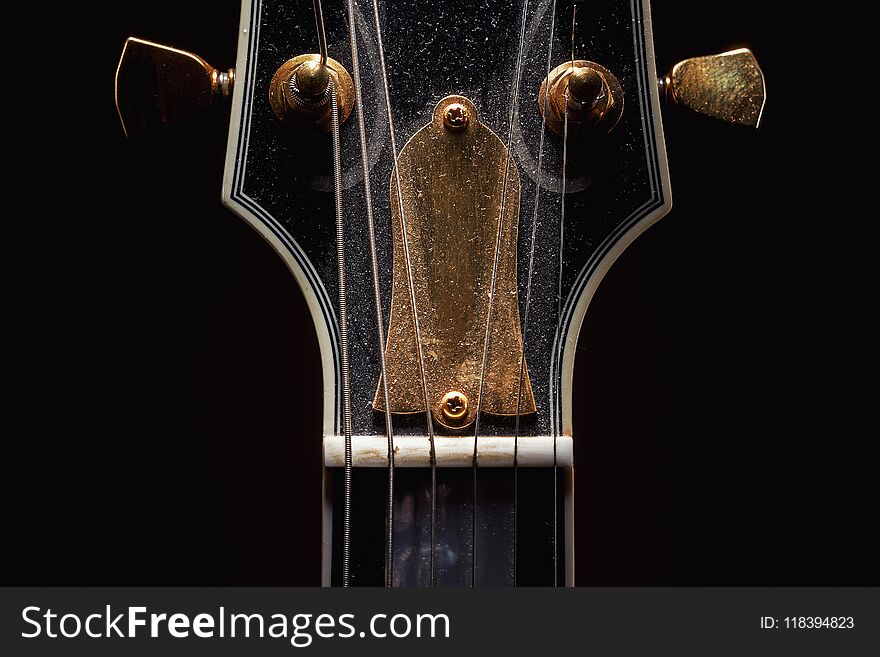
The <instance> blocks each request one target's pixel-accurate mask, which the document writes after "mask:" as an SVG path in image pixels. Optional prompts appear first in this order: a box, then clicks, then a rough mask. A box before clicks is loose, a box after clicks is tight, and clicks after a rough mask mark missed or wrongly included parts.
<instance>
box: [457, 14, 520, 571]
mask: <svg viewBox="0 0 880 657" xmlns="http://www.w3.org/2000/svg"><path fill="white" fill-rule="evenodd" d="M528 14H529V2H528V0H526V2H525V4H524V6H523V11H522V21H521V25H520V33H519V52H518V53H517V58H516V66H515V67H514V73H513V89H512V92H511V97H510V112H509V114H508V121H507V154H506V156H505V160H504V178H503V180H502V183H501V212H500V216H499V217H498V232H497V234H496V236H495V255H494V258H493V261H492V278H491V279H490V286H489V308H488V312H487V314H486V335H485V338H484V340H483V363H482V366H481V368H480V386H479V392H478V394H477V412H476V418H475V420H474V423H475V424H474V454H473V460H472V462H471V468H472V470H473V497H474V499H473V512H472V518H471V528H472V531H473V548H472V549H473V551H472V554H471V558H472V562H471V566H472V568H471V586H476V578H477V561H476V559H477V466H478V463H477V454H478V451H477V445H478V441H479V438H480V411H481V409H482V406H483V388H484V387H485V384H486V366H487V365H488V362H489V339H490V336H491V333H492V307H493V305H494V302H495V289H496V284H497V281H498V261H499V257H500V255H501V237H502V235H503V229H504V209H505V206H506V204H507V179H508V176H509V174H510V161H511V159H512V158H511V155H510V147H511V144H512V142H513V120H514V117H515V116H516V110H517V103H518V101H519V83H520V78H521V77H522V68H523V52H524V49H525V42H526V25H527V19H528ZM514 552H516V550H515V548H514Z"/></svg>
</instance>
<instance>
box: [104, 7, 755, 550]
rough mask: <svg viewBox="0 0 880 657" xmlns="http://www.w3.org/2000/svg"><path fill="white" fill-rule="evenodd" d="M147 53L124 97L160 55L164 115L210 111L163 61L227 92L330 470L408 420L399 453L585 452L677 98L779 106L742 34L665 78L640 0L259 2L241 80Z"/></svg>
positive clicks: (366, 458)
mask: <svg viewBox="0 0 880 657" xmlns="http://www.w3.org/2000/svg"><path fill="white" fill-rule="evenodd" d="M320 4H321V3H317V5H320ZM316 13H317V15H319V16H320V17H321V20H320V21H318V22H319V25H318V28H317V29H316V26H315V16H316ZM316 34H317V35H320V36H323V35H324V34H326V43H324V42H323V39H321V38H319V37H318V36H316ZM319 42H320V43H319ZM143 46H144V42H138V41H136V42H131V41H130V42H129V47H127V49H126V52H127V53H128V57H129V60H128V61H127V60H126V54H125V53H124V54H123V61H122V62H121V64H120V69H119V74H118V78H117V89H121V88H126V87H127V88H131V85H130V84H127V82H128V81H127V80H126V79H125V73H126V71H128V70H136V69H137V70H144V69H146V70H147V71H148V72H149V71H152V72H153V74H154V79H155V82H154V84H155V86H154V87H151V90H150V91H149V92H148V93H147V96H148V97H155V98H157V99H158V101H159V104H160V106H162V105H163V103H164V107H160V111H159V112H158V113H156V114H155V117H158V118H155V119H154V120H153V122H152V123H153V125H159V124H163V123H168V122H169V120H170V119H171V118H173V115H174V114H175V113H176V112H177V108H179V107H184V108H186V109H187V112H189V108H190V107H192V106H193V105H194V102H189V101H190V99H189V97H188V96H187V93H188V92H187V91H186V89H184V87H183V86H181V85H180V84H179V83H178V81H179V77H178V78H176V79H175V80H174V81H173V85H171V86H168V85H166V84H165V82H164V80H170V79H171V78H170V77H169V76H165V75H164V71H165V69H166V68H167V67H169V66H171V64H166V63H161V62H165V61H166V60H167V58H168V57H169V56H170V55H172V54H173V55H174V56H175V57H180V58H181V61H183V62H184V63H185V65H186V66H187V67H188V71H189V72H188V73H187V75H188V76H190V77H191V78H192V79H193V80H197V84H196V83H194V84H193V85H192V88H193V89H195V90H197V93H198V99H197V100H198V103H199V104H201V105H210V104H212V103H214V102H215V101H217V100H219V99H222V98H223V97H225V96H227V95H228V91H229V88H230V87H232V86H233V84H234V91H233V93H232V111H231V124H230V132H229V141H228V150H227V163H226V171H225V177H224V182H223V201H224V203H225V204H226V205H227V206H228V207H229V208H230V209H232V210H233V211H234V212H235V213H236V214H237V215H238V216H240V217H241V218H242V219H244V220H245V221H246V222H248V223H249V224H250V225H251V226H252V227H253V228H254V229H255V230H256V231H257V232H258V233H259V234H260V235H262V236H263V237H264V238H265V239H266V240H267V241H268V242H269V243H270V244H271V245H272V247H273V248H274V249H275V250H276V251H277V253H278V254H279V255H280V256H281V257H282V259H283V260H284V262H285V263H286V265H287V266H288V268H289V269H290V271H291V273H292V274H293V275H294V277H295V278H296V280H297V281H298V283H299V285H300V287H301V288H302V290H303V293H304V295H305V297H306V300H307V302H308V306H309V308H310V311H311V314H312V319H313V321H314V324H315V327H316V331H317V334H318V341H319V344H320V348H321V355H322V360H323V364H324V390H325V395H324V407H323V417H324V434H325V436H324V437H325V464H326V465H328V466H341V465H343V463H345V462H346V461H347V460H348V461H350V460H352V459H353V460H354V462H355V464H356V465H383V464H385V463H387V461H388V460H389V454H388V453H387V452H386V451H385V450H384V447H383V446H384V445H385V444H386V439H387V438H389V437H390V435H391V434H392V432H393V435H394V440H395V446H396V448H397V449H399V450H400V451H399V454H398V458H399V459H400V461H399V464H404V465H428V464H429V463H430V464H437V465H447V466H455V465H458V466H469V465H471V464H472V463H473V464H474V465H476V464H477V463H479V464H480V465H500V466H503V465H511V464H517V465H551V466H552V465H558V466H565V465H570V464H571V451H572V441H571V428H572V427H571V417H572V412H571V411H572V409H571V403H570V399H571V385H572V373H573V368H574V359H575V346H576V343H577V336H578V332H579V329H580V326H581V323H582V321H583V318H584V315H585V313H586V310H587V307H588V305H589V303H590V300H591V298H592V297H593V294H594V292H595V291H596V288H597V287H598V285H599V283H600V282H601V280H602V278H603V276H604V275H605V273H606V272H607V271H608V269H609V268H610V267H611V265H612V264H613V263H614V261H615V260H616V259H617V258H618V257H619V256H620V254H621V253H622V252H623V251H624V250H625V249H626V248H627V246H628V245H629V244H630V243H632V241H633V240H634V239H636V237H638V235H640V234H641V233H642V232H644V231H645V230H646V229H647V228H648V227H649V226H650V225H651V224H652V223H654V222H655V221H657V220H658V219H660V218H661V217H662V216H663V215H665V214H666V213H667V212H668V211H669V209H670V207H671V191H670V183H669V173H668V170H667V161H666V151H665V143H664V137H663V126H662V122H661V102H662V101H670V102H672V103H678V104H681V105H685V106H687V107H689V108H690V109H692V110H695V111H697V112H701V113H703V114H707V115H709V116H713V117H715V118H721V119H724V120H727V121H729V122H732V123H739V124H742V125H750V126H757V125H758V124H759V123H760V120H761V115H762V111H763V104H764V80H763V76H762V74H761V72H760V68H758V66H757V62H756V61H755V60H754V57H753V56H752V55H751V53H750V52H748V51H746V50H737V51H731V52H729V53H723V54H721V55H715V56H710V57H701V58H696V59H691V60H686V61H684V62H681V63H679V64H678V65H676V66H675V67H674V68H673V69H672V70H671V71H669V72H668V73H666V74H665V75H662V76H658V72H657V71H656V69H655V63H654V62H655V60H654V51H653V40H652V32H651V23H650V7H649V2H648V0H636V1H634V2H622V1H620V0H595V1H593V2H589V3H582V4H577V9H576V10H575V5H574V4H572V3H557V2H550V1H549V0H541V1H538V0H533V1H528V0H489V2H487V3H482V4H477V3H469V2H463V1H462V2H459V1H453V2H450V1H449V0H427V1H426V2H420V3H418V4H417V5H414V6H412V7H409V6H407V7H405V8H403V7H396V6H395V7H392V6H391V5H390V4H389V3H380V2H374V3H371V2H367V3H361V4H357V3H354V2H340V3H334V4H329V3H327V4H325V6H324V7H323V9H322V11H321V12H314V11H313V7H312V6H311V4H310V3H303V2H289V1H274V0H244V2H243V5H242V14H241V25H240V31H239V48H238V59H237V62H236V66H235V70H234V74H233V72H232V71H230V72H229V73H221V72H220V71H218V70H217V69H214V68H213V67H211V66H210V65H208V64H206V63H205V62H204V61H202V60H199V59H198V58H194V57H193V56H189V57H188V58H187V54H186V53H183V55H180V54H179V51H168V49H166V50H165V51H161V50H159V48H161V47H156V48H157V49H156V50H155V52H154V51H151V50H149V46H150V44H147V49H146V50H144V47H143ZM138 53H139V56H141V57H142V58H145V59H147V60H148V62H147V64H146V65H144V64H143V62H141V65H140V69H138V66H135V65H134V64H133V63H132V61H131V57H132V56H134V55H135V54H138ZM159 55H161V57H160V56H159ZM325 56H326V57H325ZM150 57H152V58H153V59H150ZM150 62H153V63H150ZM155 62H160V63H155ZM151 67H152V68H151ZM120 76H122V77H120ZM146 77H148V78H149V75H147V76H146ZM142 101H143V99H142V98H134V97H133V96H131V95H129V96H125V95H124V94H123V95H121V96H120V95H118V97H117V103H118V106H119V108H120V116H121V117H122V119H123V123H124V124H129V120H127V119H126V117H127V116H130V115H132V113H134V114H137V112H136V108H137V107H139V106H141V105H143V102H142ZM133 108H135V109H133ZM334 108H335V109H334ZM334 117H335V118H336V121H334ZM335 123H337V124H338V131H337V130H335V129H334V124H335ZM138 127H144V128H148V127H151V126H150V125H148V124H147V123H146V122H141V123H139V124H138ZM129 132H132V130H129ZM389 409H390V410H391V411H392V412H391V413H390V416H391V417H390V418H389V414H388V413H387V411H388V410H389ZM351 437H354V438H355V440H354V441H353V442H351V441H349V440H347V438H351ZM426 438H427V439H428V440H426ZM520 438H522V439H523V440H522V442H519V439H520ZM529 441H532V442H531V443H529ZM428 443H430V447H429V444H428ZM389 444H390V443H389ZM530 446H531V447H530ZM352 450H353V451H352ZM530 450H531V451H530ZM432 559H433V557H432Z"/></svg>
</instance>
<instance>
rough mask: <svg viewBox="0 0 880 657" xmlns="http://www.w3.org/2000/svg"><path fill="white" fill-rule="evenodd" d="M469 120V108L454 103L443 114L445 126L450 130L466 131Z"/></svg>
mask: <svg viewBox="0 0 880 657" xmlns="http://www.w3.org/2000/svg"><path fill="white" fill-rule="evenodd" d="M469 120H470V114H469V113H468V110H467V107H465V106H464V105H462V104H461V103H452V104H451V105H450V106H449V107H447V108H446V111H445V112H444V113H443V125H445V126H446V127H447V128H448V129H449V130H464V129H465V128H466V127H467V125H468V121H469Z"/></svg>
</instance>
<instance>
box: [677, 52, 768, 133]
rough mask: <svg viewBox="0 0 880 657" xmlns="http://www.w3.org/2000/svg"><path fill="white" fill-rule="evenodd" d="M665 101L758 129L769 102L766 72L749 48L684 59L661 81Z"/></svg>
mask: <svg viewBox="0 0 880 657" xmlns="http://www.w3.org/2000/svg"><path fill="white" fill-rule="evenodd" d="M661 89H662V90H663V91H664V92H665V96H666V99H667V100H669V101H671V102H674V103H677V104H679V105H684V106H685V107H689V108H690V109H692V110H694V111H695V112H699V113H700V114H705V115H706V116H711V117H712V118H715V119H720V120H722V121H727V122H728V123H736V124H739V125H746V126H751V127H754V128H757V127H758V126H760V125H761V115H762V114H763V112H764V103H765V101H766V100H767V87H766V84H765V82H764V73H763V72H762V71H761V67H760V66H758V61H757V60H756V59H755V56H754V55H753V54H752V52H751V51H750V50H748V49H747V48H740V49H739V50H731V51H730V52H723V53H721V54H719V55H709V56H707V57H694V58H692V59H685V60H684V61H681V62H679V63H678V64H676V65H675V66H673V67H672V70H671V71H670V72H669V74H668V75H667V76H666V77H665V78H663V79H662V80H661Z"/></svg>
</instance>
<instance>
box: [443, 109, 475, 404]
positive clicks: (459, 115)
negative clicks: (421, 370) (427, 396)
mask: <svg viewBox="0 0 880 657" xmlns="http://www.w3.org/2000/svg"><path fill="white" fill-rule="evenodd" d="M470 119H471V117H470V112H468V108H467V107H465V106H464V105H462V104H461V103H452V104H450V105H449V107H447V108H446V111H445V112H444V113H443V124H444V125H445V126H446V128H447V129H448V130H452V131H458V130H464V129H465V128H466V127H467V125H468V123H469V122H470ZM447 394H452V393H447ZM457 394H461V393H457ZM462 396H463V395H462ZM444 399H445V397H444ZM465 403H467V400H466V399H465ZM444 412H445V411H444Z"/></svg>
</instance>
